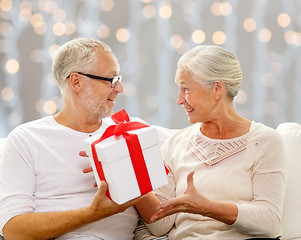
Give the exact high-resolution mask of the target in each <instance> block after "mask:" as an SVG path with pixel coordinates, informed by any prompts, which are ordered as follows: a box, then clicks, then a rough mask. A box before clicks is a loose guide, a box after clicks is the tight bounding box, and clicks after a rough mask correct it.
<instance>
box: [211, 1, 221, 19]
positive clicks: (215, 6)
mask: <svg viewBox="0 0 301 240" xmlns="http://www.w3.org/2000/svg"><path fill="white" fill-rule="evenodd" d="M211 13H212V14H213V15H214V16H220V15H221V12H220V3H219V2H214V3H213V4H212V5H211Z"/></svg>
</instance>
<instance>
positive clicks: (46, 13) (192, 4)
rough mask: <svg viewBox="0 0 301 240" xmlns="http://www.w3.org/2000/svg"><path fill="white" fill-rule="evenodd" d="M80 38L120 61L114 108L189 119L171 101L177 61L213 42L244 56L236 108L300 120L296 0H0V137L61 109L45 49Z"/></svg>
mask: <svg viewBox="0 0 301 240" xmlns="http://www.w3.org/2000/svg"><path fill="white" fill-rule="evenodd" d="M82 36H85V37H93V38H97V39H100V40H103V41H105V42H106V43H108V44H109V45H110V46H111V48H112V49H113V52H114V53H115V54H116V56H117V58H118V60H119V63H120V65H121V74H122V75H123V85H124V89H125V92H124V94H122V95H120V97H119V99H118V100H117V104H116V107H115V110H116V111H117V110H120V109H122V108H125V109H126V110H127V112H128V113H129V114H130V115H131V116H137V117H141V118H143V119H145V120H146V121H148V122H149V123H151V124H158V125H162V126H165V127H170V128H182V127H185V126H188V125H189V123H188V121H187V118H186V114H185V112H184V110H183V108H182V107H180V106H177V105H176V99H177V95H178V88H177V86H176V84H175V83H174V75H175V71H176V62H177V60H178V58H179V57H180V56H181V54H183V53H184V52H186V51H187V50H188V49H189V48H192V47H194V46H196V45H198V44H216V45H220V46H223V47H225V48H226V49H228V50H230V51H231V52H233V53H235V54H236V55H237V56H238V57H239V59H240V61H241V66H242V69H243V76H244V80H243V85H242V88H241V90H240V92H239V94H238V96H237V97H236V98H235V106H236V109H237V110H238V112H239V113H241V114H242V115H243V116H245V117H248V118H250V119H253V120H255V121H257V122H262V123H265V124H266V125H268V126H270V127H276V126H277V125H278V124H279V123H281V122H287V121H295V122H299V123H301V107H300V105H301V94H300V91H301V52H300V46H301V1H300V0H270V1H268V0H232V1H213V0H181V1H180V0H169V1H159V0H57V1H54V0H36V1H22V0H14V1H12V0H0V61H1V62H0V137H5V136H7V134H8V133H9V132H10V131H11V130H12V129H13V128H14V127H15V126H17V125H18V124H21V123H23V122H27V121H30V120H33V119H37V118H40V117H42V116H46V115H49V114H54V113H55V112H57V111H58V110H59V109H60V108H61V104H62V103H61V96H60V91H59V90H58V88H57V86H56V85H55V81H54V79H53V77H52V73H51V62H52V57H53V55H54V53H55V51H56V50H57V48H58V47H59V46H60V45H62V44H63V43H65V42H66V41H69V40H71V39H73V38H76V37H82Z"/></svg>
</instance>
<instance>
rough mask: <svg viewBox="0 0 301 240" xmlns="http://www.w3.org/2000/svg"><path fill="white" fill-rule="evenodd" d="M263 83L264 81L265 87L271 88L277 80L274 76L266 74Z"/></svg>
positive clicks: (262, 79)
mask: <svg viewBox="0 0 301 240" xmlns="http://www.w3.org/2000/svg"><path fill="white" fill-rule="evenodd" d="M261 81H262V83H263V85H265V86H267V87H270V86H272V85H273V84H274V82H275V78H274V76H273V74H271V73H265V74H263V76H262V78H261Z"/></svg>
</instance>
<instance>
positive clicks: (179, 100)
mask: <svg viewBox="0 0 301 240" xmlns="http://www.w3.org/2000/svg"><path fill="white" fill-rule="evenodd" d="M184 102H185V98H183V97H182V96H181V94H179V97H178V100H177V105H182V104H183V103H184Z"/></svg>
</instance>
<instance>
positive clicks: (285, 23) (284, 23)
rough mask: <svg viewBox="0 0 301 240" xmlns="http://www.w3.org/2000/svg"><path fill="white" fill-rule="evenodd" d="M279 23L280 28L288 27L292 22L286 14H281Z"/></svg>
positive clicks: (278, 19)
mask: <svg viewBox="0 0 301 240" xmlns="http://www.w3.org/2000/svg"><path fill="white" fill-rule="evenodd" d="M277 21H278V24H279V26H280V27H287V26H288V25H289V24H290V22H291V18H290V16H289V15H287V14H286V13H281V14H279V16H278V18H277Z"/></svg>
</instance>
